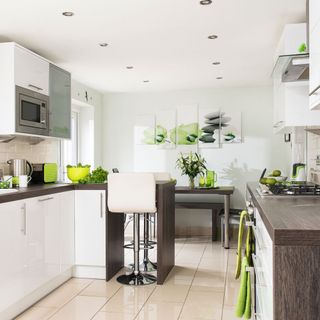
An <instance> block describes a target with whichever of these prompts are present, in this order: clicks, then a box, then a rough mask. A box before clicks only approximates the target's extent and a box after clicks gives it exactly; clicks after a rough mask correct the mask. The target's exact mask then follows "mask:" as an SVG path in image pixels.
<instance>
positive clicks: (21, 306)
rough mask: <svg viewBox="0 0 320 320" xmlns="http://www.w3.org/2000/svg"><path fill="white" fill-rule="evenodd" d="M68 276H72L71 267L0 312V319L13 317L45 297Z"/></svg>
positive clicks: (5, 319) (8, 319)
mask: <svg viewBox="0 0 320 320" xmlns="http://www.w3.org/2000/svg"><path fill="white" fill-rule="evenodd" d="M70 278H72V268H70V269H68V270H66V271H65V272H64V273H62V274H60V275H58V276H57V277H55V278H54V279H52V280H50V281H49V282H47V283H46V284H44V285H42V286H41V287H40V288H38V289H36V290H35V291H33V292H32V293H30V294H28V295H27V296H25V297H24V298H23V299H21V300H19V301H18V302H16V303H15V304H13V305H11V306H10V307H9V308H7V309H6V310H4V311H3V312H1V313H0V319H1V320H10V319H14V318H15V317H16V316H18V315H19V314H20V313H22V312H24V311H25V310H26V309H28V308H30V307H31V306H32V305H33V304H35V303H36V302H38V301H39V300H40V299H42V298H43V297H45V296H46V295H47V294H49V293H50V292H51V291H53V290H55V289H56V288H57V287H59V286H61V285H62V284H63V283H64V282H66V281H68V280H69V279H70Z"/></svg>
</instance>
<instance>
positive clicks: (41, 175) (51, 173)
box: [31, 163, 58, 183]
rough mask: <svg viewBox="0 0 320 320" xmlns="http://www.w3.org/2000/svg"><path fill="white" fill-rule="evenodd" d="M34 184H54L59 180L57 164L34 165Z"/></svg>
mask: <svg viewBox="0 0 320 320" xmlns="http://www.w3.org/2000/svg"><path fill="white" fill-rule="evenodd" d="M32 167H33V172H32V175H31V177H32V180H31V182H32V183H54V182H56V181H57V178H58V165H57V164H56V163H33V164H32Z"/></svg>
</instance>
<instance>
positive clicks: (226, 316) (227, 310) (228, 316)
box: [222, 307, 239, 320]
mask: <svg viewBox="0 0 320 320" xmlns="http://www.w3.org/2000/svg"><path fill="white" fill-rule="evenodd" d="M222 313H223V314H222V320H239V318H237V317H236V316H235V307H224V308H223V311H222Z"/></svg>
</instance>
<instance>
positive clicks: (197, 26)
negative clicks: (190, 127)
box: [0, 0, 305, 92]
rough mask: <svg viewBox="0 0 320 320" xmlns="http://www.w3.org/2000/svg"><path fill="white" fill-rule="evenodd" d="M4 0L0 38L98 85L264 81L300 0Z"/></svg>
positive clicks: (165, 86)
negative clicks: (207, 1)
mask: <svg viewBox="0 0 320 320" xmlns="http://www.w3.org/2000/svg"><path fill="white" fill-rule="evenodd" d="M2 2H3V3H2V4H1V10H0V41H7V40H10V41H16V42H18V43H20V44H21V45H24V46H26V47H28V48H30V49H32V50H34V51H36V52H38V53H39V54H41V55H43V56H45V57H46V58H48V59H50V60H52V61H53V62H55V63H57V64H58V65H60V66H61V67H64V68H66V69H68V70H69V71H71V72H72V74H73V76H74V78H75V79H77V80H80V81H81V82H83V83H85V84H87V85H90V86H92V87H94V88H96V89H99V90H102V91H121V92H126V91H152V90H157V91H158V90H176V89H191V88H201V87H216V86H256V85H266V84H269V83H270V74H271V71H272V64H273V53H274V50H275V47H276V44H277V42H278V39H279V37H280V34H281V31H282V28H283V26H284V25H285V24H286V23H296V22H304V21H305V0H213V3H212V4H211V5H209V6H201V5H199V0H90V1H88V0H86V1H85V0H73V1H71V0H54V1H47V0H45V1H44V0H23V1H21V0H9V1H2ZM62 11H73V12H74V13H75V15H74V16H73V17H71V18H68V17H64V16H62V15H61V13H62ZM210 34H217V35H218V36H219V38H218V39H217V40H208V39H207V36H208V35H210ZM101 42H107V43H109V46H107V47H105V48H102V47H100V46H99V45H98V44H99V43H101ZM213 61H221V65H219V66H214V65H212V62H213ZM128 65H132V66H134V69H133V70H127V69H126V66H128ZM218 76H223V80H216V77H218ZM143 80H150V82H149V83H144V82H143Z"/></svg>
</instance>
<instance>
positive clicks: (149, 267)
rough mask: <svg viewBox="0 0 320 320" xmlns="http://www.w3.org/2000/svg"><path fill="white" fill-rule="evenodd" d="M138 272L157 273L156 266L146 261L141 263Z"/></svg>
mask: <svg viewBox="0 0 320 320" xmlns="http://www.w3.org/2000/svg"><path fill="white" fill-rule="evenodd" d="M140 270H141V271H142V272H153V271H157V264H156V263H154V262H152V261H150V260H149V259H148V260H145V261H143V262H142V263H140Z"/></svg>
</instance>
